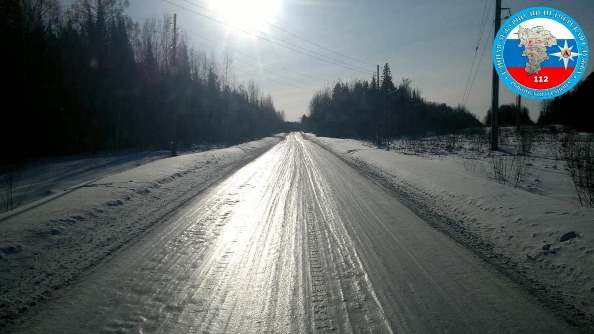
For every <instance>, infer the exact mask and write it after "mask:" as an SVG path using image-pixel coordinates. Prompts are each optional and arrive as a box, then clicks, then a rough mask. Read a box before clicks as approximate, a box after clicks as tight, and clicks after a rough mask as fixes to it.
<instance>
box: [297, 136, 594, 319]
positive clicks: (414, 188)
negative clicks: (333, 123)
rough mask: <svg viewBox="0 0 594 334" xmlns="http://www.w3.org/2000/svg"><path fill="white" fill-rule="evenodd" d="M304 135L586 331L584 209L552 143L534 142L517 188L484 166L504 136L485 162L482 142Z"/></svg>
mask: <svg viewBox="0 0 594 334" xmlns="http://www.w3.org/2000/svg"><path fill="white" fill-rule="evenodd" d="M308 136H309V137H310V138H312V139H313V140H315V141H316V142H317V143H319V144H320V145H322V146H323V147H325V148H326V149H328V150H330V151H332V152H334V153H335V154H337V155H338V156H340V157H341V158H343V159H344V160H346V161H347V162H350V163H351V165H353V166H355V167H358V168H359V170H360V171H362V172H364V173H366V174H369V175H370V176H371V177H373V178H375V179H376V180H378V181H379V182H380V183H382V184H383V185H385V186H388V187H390V188H392V189H393V190H396V192H397V193H399V194H400V195H401V197H403V199H404V200H405V202H408V204H410V205H411V206H413V207H414V206H416V207H417V210H416V212H417V213H420V214H421V215H425V216H430V215H433V216H436V217H438V219H436V221H442V222H444V221H447V223H442V224H441V225H443V226H441V227H442V228H443V229H445V230H449V231H450V232H451V234H452V235H455V236H456V238H457V239H459V240H460V241H461V242H462V243H465V244H467V245H470V246H471V247H473V248H474V247H478V248H482V252H483V254H484V252H485V248H486V249H487V250H488V252H487V253H492V254H491V255H488V257H491V256H494V257H498V258H503V259H504V260H503V261H500V262H502V263H499V264H500V265H502V266H503V267H505V270H506V271H507V272H510V271H512V272H514V273H516V274H517V276H518V277H520V278H521V280H523V281H528V282H529V284H528V285H530V286H528V288H530V289H531V290H533V292H534V293H535V294H536V295H538V296H539V298H541V299H542V300H543V301H544V302H546V303H548V304H549V306H551V307H552V308H555V309H558V310H561V312H562V313H565V316H566V319H567V320H569V321H573V322H576V323H582V324H584V323H586V324H587V323H590V324H591V323H592V315H593V314H594V302H593V301H594V209H592V208H586V207H582V206H581V205H580V202H579V201H578V198H577V195H576V190H575V187H574V186H573V183H572V179H571V177H570V176H569V173H568V171H567V170H566V165H565V162H564V161H563V160H562V159H561V157H560V154H559V147H560V146H561V145H562V143H561V141H560V140H559V138H558V135H557V134H555V133H553V134H551V133H539V134H537V135H536V138H535V139H534V141H533V143H532V145H533V147H532V149H531V150H530V151H531V152H532V153H531V154H530V155H529V156H528V157H527V161H526V163H525V168H526V170H525V172H524V173H523V175H521V179H520V180H519V182H518V183H517V184H516V182H504V180H501V179H500V178H497V177H496V175H495V174H494V168H493V165H494V159H507V158H510V157H509V154H508V153H506V152H511V151H513V147H514V136H513V135H512V134H511V130H509V129H508V130H507V132H506V131H503V139H502V141H503V145H502V151H503V152H500V153H498V154H496V155H495V157H493V155H492V154H490V153H489V152H488V143H487V141H486V139H484V140H481V139H480V138H485V137H484V136H482V135H477V136H458V138H451V139H450V140H448V139H445V140H444V139H443V138H441V139H440V138H433V139H424V140H414V141H413V140H398V141H394V142H392V143H391V145H390V150H386V149H385V148H382V149H379V148H377V147H375V146H374V145H372V144H370V143H368V142H364V141H358V140H352V139H336V138H325V137H315V135H308ZM477 138H478V139H477ZM448 141H449V143H448ZM423 142H424V143H423Z"/></svg>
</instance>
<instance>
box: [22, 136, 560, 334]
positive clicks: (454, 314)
mask: <svg viewBox="0 0 594 334" xmlns="http://www.w3.org/2000/svg"><path fill="white" fill-rule="evenodd" d="M28 317H29V318H28V319H26V321H25V322H24V323H23V325H22V326H21V327H20V328H18V329H17V330H16V332H17V333H122V332H124V333H222V332H229V333H312V332H336V333H361V332H373V333H477V332H481V333H522V332H523V333H528V332H530V333H563V332H568V331H569V329H568V328H567V327H566V326H565V325H564V323H562V322H561V321H559V320H557V319H556V318H555V317H554V316H553V315H552V314H551V313H550V312H549V311H548V310H546V309H545V308H543V307H542V306H540V305H539V304H538V303H536V302H535V301H534V299H533V298H532V297H530V296H529V295H528V294H527V293H525V292H524V291H523V290H521V289H520V288H519V287H518V286H516V285H515V284H513V283H511V282H510V281H508V280H507V279H506V278H504V277H502V276H501V275H499V274H498V273H497V272H496V271H495V270H493V269H492V268H491V267H489V266H488V265H486V264H484V263H482V262H481V260H480V259H479V258H477V257H476V256H474V255H473V254H472V253H471V252H469V251H468V250H466V249H464V248H463V247H461V246H460V245H458V244H457V243H455V242H453V241H452V240H450V239H448V237H446V236H445V235H443V234H441V233H440V232H438V231H436V230H434V229H432V228H431V227H430V226H429V225H428V224H427V223H426V222H424V221H422V220H421V219H420V218H419V217H417V216H416V215H415V214H414V213H412V212H411V211H410V210H409V209H407V208H406V207H405V206H403V205H402V204H401V203H399V202H398V200H397V199H396V198H395V197H394V196H393V195H391V194H390V193H389V192H387V191H386V190H384V189H383V188H381V187H379V186H377V185H376V184H374V183H372V182H370V181H369V180H368V179H367V178H365V177H363V176H361V175H360V174H358V172H357V171H355V170H354V169H352V168H351V167H350V166H348V165H347V164H345V163H344V162H343V161H341V160H340V159H338V158H336V157H335V156H334V155H332V154H331V153H329V152H327V151H325V150H324V149H322V148H321V147H319V146H317V145H316V144H315V143H312V142H310V141H307V140H305V139H304V138H303V137H302V136H301V135H300V134H291V135H289V136H288V137H287V138H286V139H285V140H284V141H283V142H281V143H280V144H278V145H276V146H275V147H273V148H272V149H271V150H270V151H268V152H267V153H265V154H264V155H262V156H261V157H259V158H258V159H256V160H255V161H253V162H251V163H250V164H248V165H247V166H245V167H244V168H242V169H240V170H239V171H238V172H236V173H235V174H233V175H232V176H231V177H229V178H228V179H226V180H225V181H223V182H221V183H220V184H218V185H217V186H215V187H213V188H211V189H209V190H208V191H207V192H205V193H203V194H202V195H200V196H198V197H197V198H196V199H195V200H194V201H193V202H192V203H191V204H189V205H188V206H186V207H185V208H184V209H183V210H180V212H177V213H175V214H174V215H172V216H170V217H169V218H168V219H167V221H165V222H163V223H162V224H160V225H159V227H158V228H156V229H155V230H153V231H151V232H150V233H149V234H148V235H147V236H145V237H144V238H142V240H140V241H138V242H136V243H135V244H134V245H131V246H130V247H128V248H127V249H125V250H123V251H122V252H120V253H119V254H118V255H116V256H115V257H114V258H113V259H112V260H110V261H109V262H107V263H104V264H102V265H100V266H98V267H97V268H96V269H95V270H94V272H92V273H90V274H89V275H87V276H86V277H84V278H83V279H82V280H81V281H80V283H78V284H76V285H75V286H73V287H71V288H69V289H67V290H66V291H64V292H63V293H61V294H60V296H59V297H58V298H55V299H54V300H52V301H50V302H48V304H47V305H44V306H43V310H41V311H39V312H37V313H36V314H34V315H30V316H28Z"/></svg>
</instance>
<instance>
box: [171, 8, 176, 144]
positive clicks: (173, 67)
mask: <svg viewBox="0 0 594 334" xmlns="http://www.w3.org/2000/svg"><path fill="white" fill-rule="evenodd" d="M171 51H172V53H173V54H172V55H171V65H172V70H173V71H172V72H173V77H177V61H176V60H177V14H176V13H173V46H172V47H171ZM172 89H175V87H172ZM173 104H175V102H173ZM177 114H178V111H177V107H176V106H174V107H173V138H172V140H173V142H172V143H171V155H173V156H175V155H177V132H178V131H177V130H178V128H177V122H178V115H177Z"/></svg>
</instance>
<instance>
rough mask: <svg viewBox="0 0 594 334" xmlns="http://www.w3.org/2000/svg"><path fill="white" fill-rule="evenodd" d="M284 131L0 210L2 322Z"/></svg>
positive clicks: (156, 163) (147, 165)
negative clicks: (40, 201) (37, 202)
mask: <svg viewBox="0 0 594 334" xmlns="http://www.w3.org/2000/svg"><path fill="white" fill-rule="evenodd" d="M283 138H284V135H278V136H275V137H268V138H264V139H261V140H257V141H252V142H248V143H244V144H241V145H237V146H233V147H229V148H225V149H217V150H211V151H206V152H201V153H193V154H184V155H180V156H177V157H170V158H164V159H160V160H156V161H152V162H150V163H145V164H143V165H141V166H139V167H136V168H132V169H127V170H125V171H123V172H116V173H113V174H110V175H107V176H104V177H99V178H98V179H96V180H95V181H93V180H91V181H90V182H86V183H85V184H83V185H80V186H79V187H77V188H76V189H75V190H73V191H69V192H67V193H66V194H64V195H63V196H57V197H54V198H51V199H50V200H48V201H46V202H44V203H43V205H37V206H32V207H25V210H19V211H18V212H16V213H11V212H9V213H8V214H7V215H4V217H3V218H0V266H1V268H2V269H1V270H0V298H1V299H0V324H2V323H5V324H6V323H9V322H10V321H12V320H13V319H16V318H17V317H18V316H19V314H21V313H23V312H25V311H26V310H27V308H29V307H32V306H34V305H35V304H36V303H38V302H39V301H40V300H44V299H46V298H47V297H49V296H50V295H51V292H52V291H53V290H57V289H60V288H61V287H63V286H65V285H67V284H68V283H69V282H71V281H72V280H74V279H76V278H77V277H78V276H79V275H80V274H81V273H83V272H85V271H86V270H87V269H89V268H91V267H93V266H94V265H96V264H97V263H99V262H100V261H102V260H104V259H106V258H107V257H108V256H109V255H110V254H112V253H113V252H115V251H116V250H118V249H119V248H121V247H123V246H124V245H126V244H128V243H129V242H130V241H132V240H133V239H135V237H137V236H139V235H141V234H142V233H144V232H145V231H147V230H149V229H150V228H151V227H153V226H154V225H155V224H156V223H158V222H159V221H161V220H162V218H164V217H166V216H167V215H168V214H170V213H172V212H173V211H175V210H176V209H177V208H179V207H181V206H183V205H184V203H186V202H187V201H188V200H190V199H192V198H193V197H195V196H196V195H197V194H198V193H200V192H201V191H203V190H204V189H206V188H207V187H209V186H210V185H212V184H213V183H215V182H217V181H218V180H221V179H222V178H223V177H225V176H227V175H229V174H230V173H231V172H233V171H235V170H237V169H238V168H240V167H242V166H243V165H245V164H246V163H247V162H249V161H251V160H253V159H255V158H256V157H257V156H259V155H260V154H262V153H264V152H265V151H267V150H268V149H269V148H270V147H272V146H274V145H275V144H277V143H278V142H279V141H281V140H282V139H283ZM108 160H109V159H108ZM135 161H136V162H135V163H137V162H138V159H136V160H135ZM108 164H109V163H108ZM67 165H68V164H66V165H65V166H67ZM119 166H120V167H121V164H120V165H119ZM62 170H64V169H63V168H60V169H59V172H60V173H61V171H62ZM112 171H113V169H112ZM39 178H43V176H40V177H39ZM33 188H34V187H33Z"/></svg>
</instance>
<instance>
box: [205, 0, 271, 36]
mask: <svg viewBox="0 0 594 334" xmlns="http://www.w3.org/2000/svg"><path fill="white" fill-rule="evenodd" d="M281 1H282V0H209V6H210V9H211V10H212V11H213V12H215V13H216V15H217V16H218V18H219V19H221V20H223V21H224V22H225V23H226V24H227V25H229V26H231V27H233V28H235V29H239V30H243V31H247V32H250V33H255V32H258V31H261V30H264V29H265V28H266V26H267V22H273V21H274V20H275V18H276V16H277V15H278V12H279V9H280V3H281Z"/></svg>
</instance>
